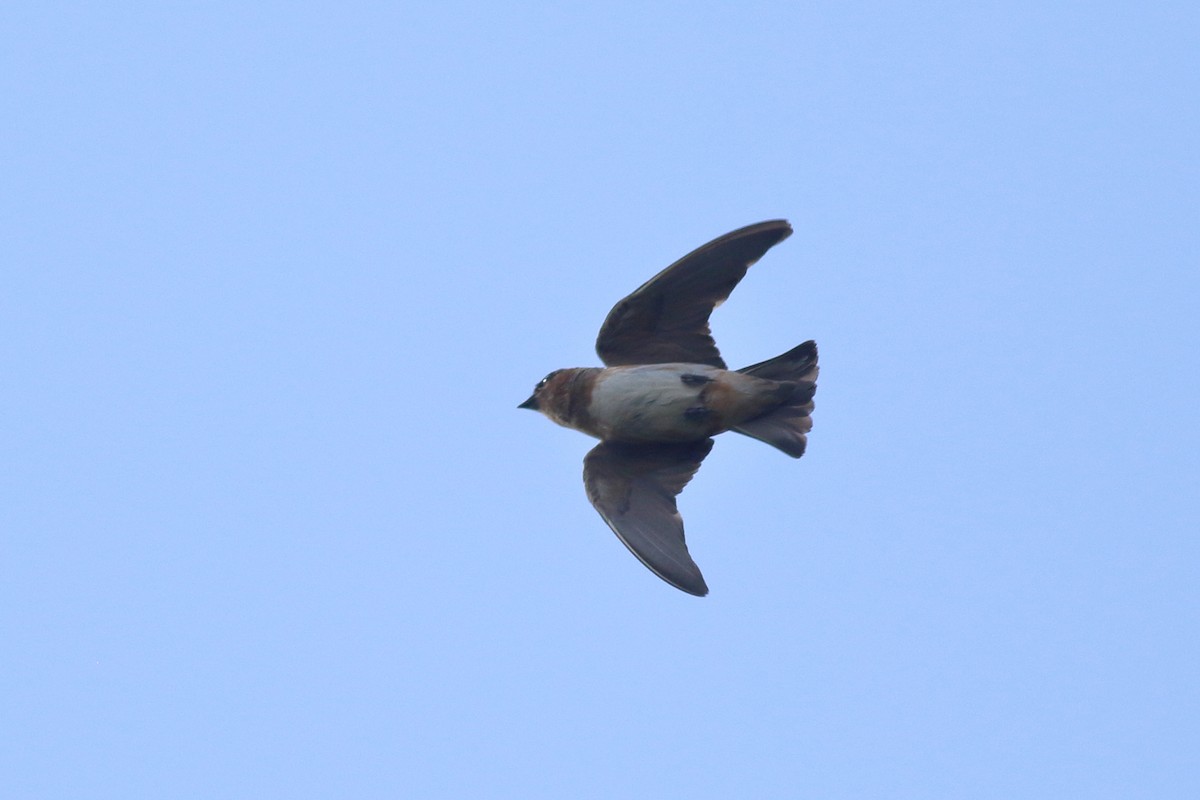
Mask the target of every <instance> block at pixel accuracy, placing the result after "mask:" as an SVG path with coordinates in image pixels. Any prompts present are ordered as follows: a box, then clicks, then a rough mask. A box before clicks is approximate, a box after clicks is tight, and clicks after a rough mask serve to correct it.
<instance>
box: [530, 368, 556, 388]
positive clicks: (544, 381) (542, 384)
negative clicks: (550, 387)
mask: <svg viewBox="0 0 1200 800" xmlns="http://www.w3.org/2000/svg"><path fill="white" fill-rule="evenodd" d="M560 372H562V370H558V369H556V370H554V372H551V373H550V374H549V375H547V376H546V377H544V378H542V379H541V380H540V381H538V385H537V386H535V387H534V388H533V390H534V391H535V392H540V391H541V390H542V389H544V388H545V386H546V384H547V383H549V382H550V379H551V378H553V377H554V376H555V375H557V374H558V373H560Z"/></svg>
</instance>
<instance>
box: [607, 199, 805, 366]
mask: <svg viewBox="0 0 1200 800" xmlns="http://www.w3.org/2000/svg"><path fill="white" fill-rule="evenodd" d="M791 234H792V226H791V225H789V224H788V223H787V221H786V220H782V219H777V220H771V221H770V222H760V223H758V224H757V225H750V226H749V227H746V228H741V229H739V230H736V231H734V232H733V233H727V234H725V235H724V236H722V237H721V238H719V239H714V240H712V241H711V242H709V243H708V244H706V245H704V246H703V247H701V248H699V249H697V250H693V251H692V252H690V253H688V254H687V255H686V256H684V257H683V258H681V259H679V260H678V261H676V262H675V263H674V264H672V265H671V266H669V267H667V268H666V269H664V270H663V271H662V272H660V273H658V274H657V275H655V276H654V277H653V278H651V279H650V280H648V281H646V283H644V284H642V286H641V288H640V289H638V290H637V291H636V292H634V293H633V294H631V295H629V296H628V297H626V298H625V299H624V300H622V301H621V302H619V303H617V304H616V305H615V306H613V310H612V311H610V312H609V313H608V318H607V319H605V320H604V324H603V325H602V326H601V327H600V336H599V337H598V338H597V339H596V352H597V353H599V354H600V360H601V361H603V362H604V363H605V364H606V365H608V366H610V367H618V366H621V365H624V364H668V363H678V362H682V363H688V364H708V365H709V366H713V367H720V368H722V369H724V368H725V362H724V361H722V360H721V354H720V353H719V352H718V351H717V345H716V343H715V342H714V341H713V339H712V335H711V333H710V332H709V329H708V317H709V315H710V314H712V310H713V309H714V308H716V307H717V306H719V305H720V304H721V303H722V302H724V300H725V298H727V297H729V293H730V292H732V291H733V287H735V286H737V284H738V281H740V280H741V279H742V277H743V276H745V274H746V270H747V269H749V268H750V265H751V264H753V263H754V262H755V261H758V260H759V259H760V258H762V256H763V253H765V252H767V251H768V250H770V249H771V248H772V247H774V246H775V245H777V244H779V243H780V242H782V241H783V240H784V239H786V238H787V237H788V236H791Z"/></svg>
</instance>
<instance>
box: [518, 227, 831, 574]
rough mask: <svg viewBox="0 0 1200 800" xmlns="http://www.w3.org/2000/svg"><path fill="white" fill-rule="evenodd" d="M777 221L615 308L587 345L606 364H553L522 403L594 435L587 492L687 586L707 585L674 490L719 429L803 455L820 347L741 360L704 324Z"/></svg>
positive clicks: (619, 529)
mask: <svg viewBox="0 0 1200 800" xmlns="http://www.w3.org/2000/svg"><path fill="white" fill-rule="evenodd" d="M791 233H792V227H791V225H789V224H788V223H787V222H786V221H784V220H772V221H770V222H760V223H758V224H757V225H750V226H749V227H745V228H741V229H740V230H736V231H733V232H732V233H727V234H725V235H724V236H722V237H720V238H718V239H714V240H713V241H711V242H709V243H708V244H706V245H704V246H703V247H701V248H699V249H697V250H695V251H693V252H691V253H688V254H687V255H686V256H684V257H683V258H681V259H679V260H678V261H676V262H675V263H674V264H672V265H671V266H669V267H667V268H666V269H665V270H663V271H662V272H660V273H659V274H658V275H655V276H654V277H653V278H651V279H650V280H649V281H647V282H646V283H645V284H643V285H642V286H641V288H639V289H638V290H637V291H635V292H634V293H633V294H631V295H629V296H628V297H626V298H625V299H624V300H622V301H621V302H619V303H617V304H616V306H614V307H613V310H612V311H611V312H609V314H608V318H607V319H605V320H604V324H603V325H602V326H601V328H600V335H599V337H598V338H597V339H596V352H597V353H598V354H599V355H600V360H601V361H603V362H604V364H605V367H604V368H603V369H602V368H599V367H578V368H574V369H559V370H555V371H554V372H551V373H550V374H549V375H547V376H546V377H545V378H543V379H542V380H541V382H540V383H538V385H537V386H536V387H535V388H534V390H533V395H532V396H531V397H530V398H529V399H528V400H526V401H525V402H524V403H521V405H520V406H519V408H529V409H533V410H535V411H540V412H542V413H543V414H545V415H546V416H547V417H549V418H550V419H551V420H553V421H554V422H557V423H558V424H559V425H563V426H565V427H568V428H573V429H574V430H577V431H582V432H583V433H586V434H588V435H590V436H594V437H596V438H597V439H599V440H600V444H598V445H596V446H595V447H594V448H592V450H591V452H589V453H588V454H587V457H586V458H584V460H583V483H584V487H585V488H586V490H587V496H588V499H589V500H591V502H592V505H594V506H595V507H596V510H597V511H599V512H600V516H601V517H603V518H604V521H605V522H606V523H608V526H609V527H610V528H612V530H613V532H614V533H616V534H617V538H619V539H620V540H621V541H622V542H623V543H624V544H625V546H626V547H628V548H629V550H630V552H632V553H633V554H634V555H635V556H637V558H638V560H639V561H641V562H642V563H643V564H645V565H646V566H647V567H649V568H650V570H651V571H652V572H653V573H654V574H655V575H657V576H658V577H660V578H662V579H663V580H664V581H666V582H667V583H669V584H671V585H672V586H674V587H676V588H677V589H682V590H683V591H685V592H688V593H689V594H694V595H697V596H703V595H706V594H708V585H707V584H705V582H704V576H703V575H701V574H700V568H699V567H697V566H696V562H695V561H693V560H692V557H691V555H690V554H689V553H688V549H687V545H686V544H685V542H684V536H683V518H682V517H680V515H679V511H678V509H677V507H676V505H675V497H676V495H678V494H679V493H680V492H681V491H683V487H684V486H686V485H687V483H688V481H690V480H691V479H692V476H693V475H695V474H696V471H697V470H698V469H699V468H700V462H701V461H703V460H704V457H705V456H707V455H708V453H709V451H710V450H711V449H712V446H713V440H712V438H711V437H712V436H715V435H716V434H718V433H722V432H724V431H736V432H737V433H741V434H745V435H746V436H751V437H753V438H755V439H759V440H761V441H763V442H766V443H767V444H769V445H772V446H774V447H776V448H778V449H779V450H782V451H783V452H785V453H787V454H788V455H789V456H792V457H793V458H799V457H800V456H802V455H804V447H805V444H806V434H807V433H808V431H809V430H810V429H811V428H812V418H811V416H810V414H811V413H812V410H813V395H814V393H815V392H816V389H817V384H816V378H817V345H816V343H815V342H812V341H808V342H805V343H804V344H802V345H799V346H798V347H794V348H792V349H791V350H789V351H788V352H786V353H784V354H783V355H781V356H777V357H775V358H772V359H771V360H769V361H763V362H762V363H760V364H754V365H752V366H749V367H744V368H742V369H739V370H730V369H727V368H726V366H725V362H724V361H723V360H722V359H721V354H720V353H719V352H718V351H717V345H716V343H715V342H714V341H713V338H712V335H711V333H710V331H709V327H708V318H709V315H711V314H712V311H713V309H714V308H716V307H717V306H718V305H720V304H721V303H722V302H724V300H725V299H726V298H727V297H729V293H730V292H732V291H733V287H735V286H737V284H738V281H740V280H741V279H742V277H743V276H744V275H745V274H746V270H748V269H749V268H750V266H751V265H752V264H754V262H756V261H758V259H760V258H761V257H762V256H763V254H764V253H766V252H767V250H769V249H770V248H772V247H773V246H775V245H776V244H779V242H782V241H783V240H784V239H786V238H787V237H788V236H790V235H791Z"/></svg>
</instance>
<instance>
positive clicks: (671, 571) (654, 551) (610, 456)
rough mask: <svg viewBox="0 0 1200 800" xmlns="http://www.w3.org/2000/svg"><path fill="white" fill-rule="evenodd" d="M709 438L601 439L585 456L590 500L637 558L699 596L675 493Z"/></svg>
mask: <svg viewBox="0 0 1200 800" xmlns="http://www.w3.org/2000/svg"><path fill="white" fill-rule="evenodd" d="M712 446H713V441H712V439H705V440H703V441H700V442H688V443H686V444H636V445H635V444H621V443H618V442H601V443H600V444H598V445H596V446H595V447H594V448H592V451H591V452H590V453H588V454H587V457H586V458H584V459H583V484H584V486H585V487H586V488H587V495H588V499H589V500H591V501H592V505H594V506H595V507H596V510H597V511H599V512H600V516H602V517H604V521H605V522H607V523H608V527H610V528H612V529H613V533H615V534H617V538H619V539H620V540H621V541H622V542H623V543H624V544H625V546H626V547H628V548H629V550H630V552H632V553H633V554H634V555H635V556H637V557H638V560H639V561H641V562H642V563H643V564H645V565H646V566H647V567H649V568H650V570H651V571H652V572H653V573H654V574H655V575H657V576H658V577H660V578H662V579H663V580H664V581H666V582H667V583H669V584H671V585H672V586H674V587H676V588H677V589H682V590H683V591H685V592H687V593H689V594H694V595H697V596H700V597H703V596H704V595H706V594H708V586H707V584H705V583H704V576H703V575H701V574H700V568H699V567H697V566H696V562H695V561H693V560H692V557H691V555H689V554H688V549H687V545H686V544H685V543H684V540H683V518H682V517H680V516H679V511H678V509H677V508H676V507H675V495H677V494H679V493H680V492H681V491H683V487H684V486H686V485H687V482H688V481H690V480H691V479H692V476H693V475H695V474H696V470H698V469H700V462H701V461H703V460H704V457H705V456H706V455H708V451H709V450H712Z"/></svg>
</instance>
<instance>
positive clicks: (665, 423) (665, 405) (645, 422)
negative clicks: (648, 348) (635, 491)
mask: <svg viewBox="0 0 1200 800" xmlns="http://www.w3.org/2000/svg"><path fill="white" fill-rule="evenodd" d="M721 372H722V370H718V369H715V368H713V367H706V366H702V365H698V364H688V365H687V366H686V367H684V366H682V365H678V364H671V365H662V364H651V365H647V366H641V367H617V368H614V369H611V370H605V371H604V373H603V374H601V375H600V376H599V379H598V380H597V381H596V385H595V387H594V388H593V389H592V398H591V403H590V404H589V406H588V411H589V413H590V414H591V416H592V418H593V419H594V420H595V423H596V427H597V428H598V429H599V430H600V432H601V433H602V435H603V437H604V438H605V439H625V440H634V441H637V440H641V441H664V442H665V441H686V440H689V439H695V438H696V435H697V434H696V428H697V425H696V423H695V422H692V421H689V420H688V419H687V418H686V417H685V416H684V412H685V411H687V410H688V409H689V408H693V407H695V406H698V405H699V404H700V392H701V391H702V390H703V389H704V386H705V384H703V383H700V384H699V385H690V384H686V383H684V382H683V379H682V376H683V375H684V374H691V375H703V376H705V377H707V378H715V377H716V376H717V375H719V374H721Z"/></svg>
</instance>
